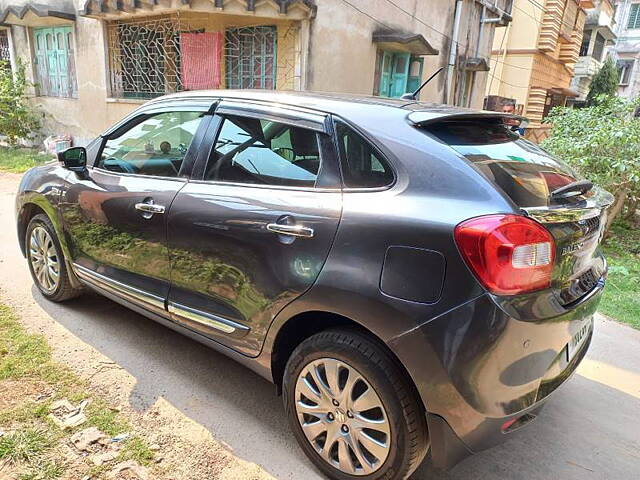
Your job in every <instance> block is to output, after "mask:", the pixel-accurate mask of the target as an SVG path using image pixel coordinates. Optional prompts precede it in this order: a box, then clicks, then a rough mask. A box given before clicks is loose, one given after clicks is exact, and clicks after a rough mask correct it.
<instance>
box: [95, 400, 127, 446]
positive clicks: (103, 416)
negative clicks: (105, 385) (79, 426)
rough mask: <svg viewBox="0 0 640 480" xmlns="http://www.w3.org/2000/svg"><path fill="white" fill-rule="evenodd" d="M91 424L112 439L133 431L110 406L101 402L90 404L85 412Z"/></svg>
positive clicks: (96, 401)
mask: <svg viewBox="0 0 640 480" xmlns="http://www.w3.org/2000/svg"><path fill="white" fill-rule="evenodd" d="M85 413H86V415H87V418H88V420H89V423H90V424H91V425H93V426H95V427H96V428H98V429H99V430H100V431H102V432H104V433H106V434H107V435H111V436H112V437H113V436H115V435H118V434H119V433H125V432H128V431H130V430H131V426H130V425H129V424H128V423H127V422H126V421H125V420H124V419H123V418H122V417H121V416H120V415H119V414H118V412H116V411H115V410H112V409H111V408H109V406H108V405H107V404H106V403H105V402H103V401H100V400H95V401H93V402H92V403H90V404H89V406H88V407H87V410H86V411H85Z"/></svg>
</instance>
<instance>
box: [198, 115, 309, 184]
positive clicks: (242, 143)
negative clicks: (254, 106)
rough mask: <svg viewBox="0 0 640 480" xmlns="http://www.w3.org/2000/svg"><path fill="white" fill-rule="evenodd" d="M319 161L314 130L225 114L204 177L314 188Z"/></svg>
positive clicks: (235, 181)
mask: <svg viewBox="0 0 640 480" xmlns="http://www.w3.org/2000/svg"><path fill="white" fill-rule="evenodd" d="M320 161H321V159H320V149H319V145H318V134H317V133H316V132H315V131H313V130H308V129H305V128H300V127H296V126H291V125H286V124H284V123H279V122H273V121H269V120H260V119H257V118H249V117H241V116H235V115H228V116H225V117H224V119H223V123H222V127H221V129H220V133H219V135H218V138H217V140H216V144H215V148H214V151H213V153H212V157H211V159H210V161H209V165H208V168H207V172H206V174H205V180H214V181H220V182H230V183H246V184H258V185H280V186H298V187H313V186H315V183H316V179H317V177H318V172H319V171H320Z"/></svg>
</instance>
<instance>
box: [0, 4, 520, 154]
mask: <svg viewBox="0 0 640 480" xmlns="http://www.w3.org/2000/svg"><path fill="white" fill-rule="evenodd" d="M510 11H511V0H493V1H491V2H489V1H486V0H458V1H456V2H452V1H450V0H434V1H430V2H425V1H421V0H404V1H402V2H390V1H388V0H49V1H48V2H47V3H46V4H44V3H43V2H41V1H40V0H37V1H30V0H0V25H1V27H0V55H1V54H2V52H3V47H2V45H6V46H7V47H6V48H8V49H9V51H10V52H13V53H11V54H10V55H11V58H14V57H15V58H20V59H21V60H22V61H23V62H25V64H26V66H27V73H28V76H29V78H30V79H32V81H33V83H35V84H36V87H35V89H34V90H33V92H32V94H33V101H34V103H36V104H37V105H38V106H39V107H40V108H41V109H42V110H43V111H44V112H45V114H46V116H45V132H44V133H45V134H51V133H54V134H71V135H73V137H74V140H75V142H76V143H77V144H82V143H85V142H87V141H88V140H89V139H91V138H93V137H95V136H96V135H97V134H99V133H100V132H101V131H102V130H103V129H104V128H106V127H107V126H108V125H110V124H112V123H113V122H115V121H116V120H118V119H119V118H121V117H123V116H124V115H125V114H127V113H129V112H130V111H131V110H133V109H134V108H136V107H137V106H138V105H140V104H141V103H143V102H145V101H147V100H148V99H150V98H154V97H157V96H159V95H164V94H167V93H172V92H177V91H182V90H196V89H209V88H265V89H276V90H315V91H330V92H347V93H359V94H369V95H372V94H373V95H380V96H390V97H399V96H401V95H402V94H404V93H405V92H408V91H413V90H414V89H416V88H417V87H418V86H419V85H420V84H421V83H422V82H423V81H424V79H426V78H427V77H428V76H429V75H430V74H431V73H432V72H434V71H435V70H436V69H437V68H439V67H444V68H445V72H444V73H443V74H441V75H440V76H439V77H438V78H436V79H434V81H433V82H431V84H430V85H429V86H428V87H426V88H425V90H424V91H423V92H422V93H421V99H423V100H430V101H434V102H447V101H449V102H451V103H455V104H458V105H464V106H471V107H481V106H482V100H483V97H484V92H485V89H486V83H487V79H488V78H489V74H490V72H488V69H489V62H488V59H489V56H490V52H491V45H492V42H493V36H494V31H495V28H496V26H500V25H506V24H508V22H509V20H510V19H511V17H510V15H509V14H510ZM5 38H6V41H5V40H3V39H5ZM3 41H4V42H5V43H4V44H3V43H2V42H3Z"/></svg>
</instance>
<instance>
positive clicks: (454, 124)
mask: <svg viewBox="0 0 640 480" xmlns="http://www.w3.org/2000/svg"><path fill="white" fill-rule="evenodd" d="M423 128H424V129H425V130H426V131H428V132H429V133H430V134H432V135H434V136H436V137H437V138H438V139H440V140H441V141H442V142H444V143H446V144H448V145H449V146H450V147H451V148H453V149H454V150H455V151H456V152H458V153H459V154H461V155H463V156H464V157H465V158H466V159H467V160H469V161H470V162H472V163H473V164H474V165H475V166H476V167H477V168H478V169H479V170H480V171H481V172H482V173H483V174H484V175H485V176H486V177H487V178H488V179H489V180H490V181H491V182H493V183H494V184H495V185H496V186H497V187H498V188H500V189H501V190H502V191H503V192H504V193H505V194H506V195H507V196H509V197H510V198H511V200H512V201H513V202H514V203H515V204H516V205H518V206H519V207H522V208H527V207H542V206H548V205H549V204H550V194H551V192H553V191H554V190H556V189H558V188H560V187H562V186H564V185H568V184H569V183H572V182H575V181H576V180H577V179H578V177H577V176H576V174H575V173H574V172H573V170H571V168H569V167H568V166H567V165H565V164H564V163H563V162H561V161H559V160H558V159H556V158H554V157H552V156H551V155H549V154H548V153H547V152H545V151H544V150H543V149H542V148H540V147H539V146H538V145H536V144H534V143H532V142H529V141H528V140H525V139H524V138H522V137H521V136H520V135H518V134H517V133H514V132H513V131H511V129H510V128H509V127H508V126H505V125H504V124H502V123H501V122H499V121H490V120H489V121H483V122H482V123H480V122H478V121H471V120H470V121H451V122H446V121H445V122H441V123H437V124H434V125H429V126H427V127H423ZM587 195H589V194H587ZM581 198H584V197H581ZM565 201H571V200H565Z"/></svg>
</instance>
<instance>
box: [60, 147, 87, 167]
mask: <svg viewBox="0 0 640 480" xmlns="http://www.w3.org/2000/svg"><path fill="white" fill-rule="evenodd" d="M58 160H59V161H60V162H61V163H62V165H64V168H66V169H67V170H71V171H72V172H78V173H82V172H84V171H86V170H87V150H86V149H85V148H84V147H71V148H67V149H66V150H64V151H62V152H59V153H58Z"/></svg>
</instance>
